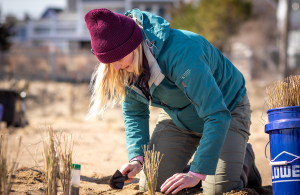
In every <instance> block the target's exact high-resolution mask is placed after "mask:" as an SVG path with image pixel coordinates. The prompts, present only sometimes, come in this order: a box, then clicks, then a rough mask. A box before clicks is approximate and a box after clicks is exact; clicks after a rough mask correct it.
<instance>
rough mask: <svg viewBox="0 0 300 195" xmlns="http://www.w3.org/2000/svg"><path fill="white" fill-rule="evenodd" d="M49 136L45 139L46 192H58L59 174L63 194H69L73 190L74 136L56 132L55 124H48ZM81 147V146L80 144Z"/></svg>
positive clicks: (48, 193) (49, 193)
mask: <svg viewBox="0 0 300 195" xmlns="http://www.w3.org/2000/svg"><path fill="white" fill-rule="evenodd" d="M45 128H46V131H47V135H48V137H47V138H45V139H43V143H44V163H45V166H44V167H45V178H46V185H47V187H46V194H47V195H52V194H57V177H58V176H59V178H60V180H61V184H62V188H63V194H64V195H69V194H70V190H71V178H72V169H71V166H72V163H73V158H74V156H75V154H76V153H75V154H74V153H73V152H74V141H75V139H74V136H72V134H71V135H70V136H68V135H65V134H62V131H59V132H57V133H56V132H55V131H54V127H53V126H46V127H45ZM78 147H79V146H78Z"/></svg>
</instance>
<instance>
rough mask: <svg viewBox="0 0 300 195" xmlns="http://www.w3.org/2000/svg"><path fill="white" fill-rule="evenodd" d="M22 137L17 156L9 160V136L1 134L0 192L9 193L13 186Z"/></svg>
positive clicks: (2, 193) (6, 194) (2, 194)
mask: <svg viewBox="0 0 300 195" xmlns="http://www.w3.org/2000/svg"><path fill="white" fill-rule="evenodd" d="M21 141H22V138H20V139H19V145H18V150H17V154H16V157H15V158H14V159H11V161H9V160H10V159H9V157H8V156H7V150H8V148H7V137H6V136H3V135H1V137H0V194H1V195H8V194H9V192H10V190H11V187H12V181H13V177H12V174H13V173H14V172H15V170H16V169H17V167H18V163H17V162H18V156H19V152H20V147H21Z"/></svg>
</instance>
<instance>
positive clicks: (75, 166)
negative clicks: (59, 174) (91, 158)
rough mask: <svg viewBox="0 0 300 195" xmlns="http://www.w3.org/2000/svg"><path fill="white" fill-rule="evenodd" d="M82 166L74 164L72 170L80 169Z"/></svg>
mask: <svg viewBox="0 0 300 195" xmlns="http://www.w3.org/2000/svg"><path fill="white" fill-rule="evenodd" d="M80 168H81V165H80V164H72V166H71V169H80Z"/></svg>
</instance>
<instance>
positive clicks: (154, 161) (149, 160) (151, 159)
mask: <svg viewBox="0 0 300 195" xmlns="http://www.w3.org/2000/svg"><path fill="white" fill-rule="evenodd" d="M162 157H163V155H161V156H160V152H158V151H155V146H154V145H153V150H150V149H149V146H144V166H143V171H144V173H145V176H146V181H147V185H148V190H149V193H150V195H155V189H156V184H157V174H158V166H159V164H160V161H161V159H162Z"/></svg>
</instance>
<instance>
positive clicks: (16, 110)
mask: <svg viewBox="0 0 300 195" xmlns="http://www.w3.org/2000/svg"><path fill="white" fill-rule="evenodd" d="M24 101H25V100H24V99H23V98H21V96H20V91H17V90H7V89H0V104H2V106H3V109H4V112H3V116H2V121H5V122H6V124H7V127H9V126H13V127H25V125H26V124H28V122H27V120H26V118H25V109H24V108H22V107H24V106H22V104H24V103H25V102H24Z"/></svg>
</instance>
